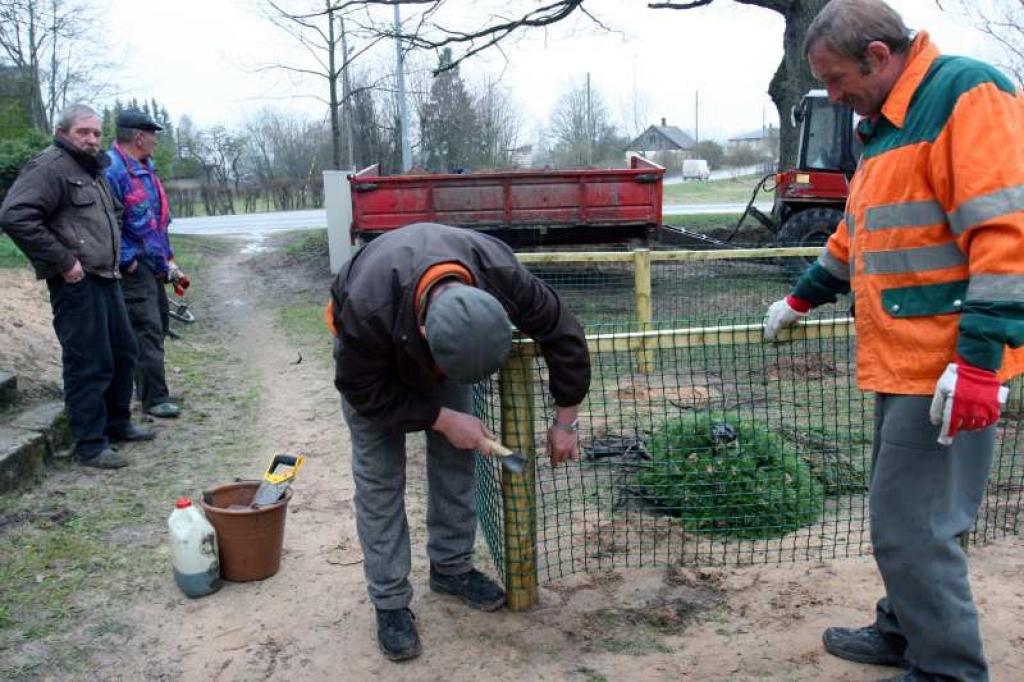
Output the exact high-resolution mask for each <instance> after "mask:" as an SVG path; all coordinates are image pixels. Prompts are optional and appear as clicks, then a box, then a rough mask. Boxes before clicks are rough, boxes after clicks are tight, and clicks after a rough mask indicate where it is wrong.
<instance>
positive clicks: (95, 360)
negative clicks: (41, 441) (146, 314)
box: [0, 104, 153, 469]
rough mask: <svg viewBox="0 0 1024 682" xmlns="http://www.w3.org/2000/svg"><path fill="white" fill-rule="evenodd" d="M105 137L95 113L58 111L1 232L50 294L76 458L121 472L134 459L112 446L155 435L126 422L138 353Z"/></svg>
mask: <svg viewBox="0 0 1024 682" xmlns="http://www.w3.org/2000/svg"><path fill="white" fill-rule="evenodd" d="M101 136H102V126H101V123H100V119H99V116H98V115H97V114H96V112H95V111H94V110H93V109H91V108H90V107H87V106H84V105H80V104H77V105H72V106H70V107H68V108H67V109H65V110H64V111H63V112H61V114H60V118H59V120H58V122H57V126H56V131H55V136H54V140H53V144H52V145H51V146H49V147H47V148H46V149H44V150H43V151H42V152H40V153H39V154H38V155H37V156H36V157H35V158H33V159H32V160H31V161H29V162H28V164H26V166H25V168H24V169H22V171H21V173H20V174H19V175H18V179H17V180H15V182H14V185H13V186H12V187H11V189H10V191H9V192H8V193H7V196H6V197H5V198H4V202H3V205H2V206H0V229H3V230H4V231H5V232H6V233H7V234H8V235H9V236H10V237H11V239H12V240H13V241H14V243H15V244H17V245H18V248H20V249H21V250H22V251H23V252H24V253H25V255H26V256H27V257H28V258H29V260H30V261H31V262H32V266H33V267H34V268H35V271H36V276H37V277H38V278H39V279H45V280H46V284H47V286H48V287H49V290H50V304H51V306H52V308H53V327H54V329H55V330H56V332H57V339H58V340H59V341H60V345H61V348H62V350H63V363H64V404H65V408H66V409H67V413H68V421H69V422H70V425H71V435H72V437H73V438H74V440H75V455H76V457H77V458H78V460H79V461H80V462H81V463H82V464H84V465H86V466H92V467H98V468H102V469H116V468H119V467H123V466H125V465H127V464H128V460H127V459H126V458H125V457H124V456H123V455H122V454H121V453H119V452H116V451H115V450H114V449H112V448H111V447H110V443H111V442H118V441H131V440H148V439H150V438H152V437H153V433H152V432H151V431H146V430H143V429H140V428H138V427H136V426H135V425H134V424H132V422H131V419H130V417H131V413H130V403H131V396H132V369H133V367H134V365H135V357H136V355H137V353H138V346H137V345H136V342H135V337H134V336H133V334H132V329H131V326H130V324H129V322H128V313H127V312H126V310H125V306H124V299H123V298H122V295H121V288H120V285H119V284H118V279H119V277H120V273H119V272H118V250H119V248H120V229H119V221H118V215H117V213H118V211H119V210H120V207H119V206H118V204H117V203H116V202H115V200H114V199H113V198H112V196H111V194H110V188H109V187H108V186H107V181H106V178H105V177H104V175H103V167H104V166H105V165H106V163H107V162H108V159H107V156H106V155H105V154H101V153H100V139H101Z"/></svg>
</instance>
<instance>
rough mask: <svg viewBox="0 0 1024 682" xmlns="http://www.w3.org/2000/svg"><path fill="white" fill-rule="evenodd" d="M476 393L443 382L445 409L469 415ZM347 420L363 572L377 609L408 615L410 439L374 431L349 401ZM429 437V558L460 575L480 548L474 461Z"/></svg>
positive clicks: (345, 404) (440, 392)
mask: <svg viewBox="0 0 1024 682" xmlns="http://www.w3.org/2000/svg"><path fill="white" fill-rule="evenodd" d="M470 391H471V389H470V387H469V386H462V385H459V384H455V383H453V382H451V381H443V382H441V383H440V384H439V385H438V388H437V393H438V397H439V399H440V401H441V404H442V405H443V406H445V407H448V408H450V409H453V410H457V411H459V412H469V411H470V404H471V403H470V400H471V394H470ZM341 406H342V413H343V414H344V415H345V421H346V422H347V423H348V428H349V431H350V432H351V434H352V474H353V476H354V478H355V483H356V494H355V504H356V530H357V532H358V534H359V544H360V546H361V547H362V549H363V572H364V573H365V575H366V583H367V591H368V592H369V594H370V600H371V601H372V602H373V604H374V606H376V607H377V608H378V609H382V610H391V609H402V608H406V607H408V606H409V603H410V602H411V601H412V585H411V584H410V583H409V570H410V567H411V557H410V553H411V552H410V547H409V522H408V519H407V518H406V515H405V434H404V433H401V432H399V431H396V430H394V429H389V428H385V427H382V426H379V425H377V424H374V423H373V422H372V421H371V420H369V419H367V418H366V417H364V416H362V415H360V414H359V413H358V412H356V411H355V410H354V409H353V408H352V406H351V405H349V403H348V401H347V400H345V398H344V397H342V399H341ZM426 435H427V486H428V490H427V556H428V557H429V558H430V563H431V565H432V566H433V567H434V569H435V570H436V571H437V572H439V573H441V574H444V575H458V574H460V573H465V572H466V571H469V570H471V569H472V568H473V545H474V543H475V541H476V504H475V502H476V501H475V490H474V482H473V476H474V466H475V455H474V453H473V451H472V450H459V449H458V448H456V447H455V446H453V445H452V444H451V443H449V442H448V440H447V439H446V438H445V437H444V436H442V435H441V434H440V433H438V432H436V431H434V430H432V429H428V430H427V431H426Z"/></svg>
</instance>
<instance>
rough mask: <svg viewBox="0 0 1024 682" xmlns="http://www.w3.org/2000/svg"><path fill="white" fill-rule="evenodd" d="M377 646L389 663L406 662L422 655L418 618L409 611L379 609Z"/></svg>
mask: <svg viewBox="0 0 1024 682" xmlns="http://www.w3.org/2000/svg"><path fill="white" fill-rule="evenodd" d="M377 644H378V645H379V646H380V651H381V653H382V654H384V657H385V658H387V659H388V660H389V661H406V660H408V659H410V658H416V657H417V656H419V655H420V651H421V650H422V649H421V648H420V636H419V633H417V632H416V616H414V615H413V614H412V611H410V610H409V609H393V610H390V609H389V610H386V611H385V610H383V609H377Z"/></svg>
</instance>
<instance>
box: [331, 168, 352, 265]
mask: <svg viewBox="0 0 1024 682" xmlns="http://www.w3.org/2000/svg"><path fill="white" fill-rule="evenodd" d="M352 172H354V171H337V170H328V171H324V207H325V208H326V209H327V250H328V252H329V253H330V259H331V274H334V273H336V272H337V271H338V270H340V269H341V266H342V265H344V264H345V261H347V260H348V259H349V257H350V256H351V255H352V239H351V235H350V232H351V230H352V186H351V185H350V184H349V181H348V175H349V173H352Z"/></svg>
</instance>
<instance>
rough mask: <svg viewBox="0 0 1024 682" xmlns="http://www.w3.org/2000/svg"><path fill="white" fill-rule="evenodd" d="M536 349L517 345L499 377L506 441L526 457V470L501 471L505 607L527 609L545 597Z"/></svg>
mask: <svg viewBox="0 0 1024 682" xmlns="http://www.w3.org/2000/svg"><path fill="white" fill-rule="evenodd" d="M533 363H534V359H533V349H532V346H531V345H529V344H519V343H517V344H515V345H514V346H513V349H512V355H511V357H510V358H509V360H508V362H507V363H506V364H505V366H504V367H503V368H502V369H501V372H500V374H499V376H498V381H499V386H500V389H499V390H500V395H501V441H502V443H504V444H505V445H506V446H507V447H510V448H512V449H513V450H515V451H516V452H518V453H519V454H521V455H522V456H523V457H524V458H526V466H525V467H524V469H523V473H521V474H513V473H511V472H509V471H508V470H507V469H505V468H502V469H501V494H502V505H503V509H504V525H505V605H506V606H507V607H508V608H509V610H511V611H522V610H524V609H528V608H530V607H532V606H534V605H536V604H537V602H538V601H539V599H540V594H539V591H538V587H537V586H538V581H537V490H536V487H535V485H536V461H537V460H536V452H535V448H534V423H533V415H534V413H533Z"/></svg>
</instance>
